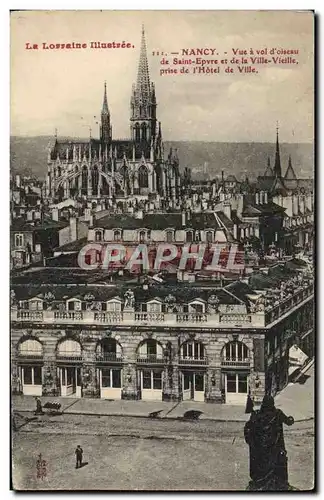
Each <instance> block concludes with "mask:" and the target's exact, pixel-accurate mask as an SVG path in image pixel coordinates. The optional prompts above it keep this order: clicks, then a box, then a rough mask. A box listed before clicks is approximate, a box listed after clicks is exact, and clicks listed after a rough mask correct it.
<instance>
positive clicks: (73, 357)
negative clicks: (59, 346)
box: [56, 352, 83, 361]
mask: <svg viewBox="0 0 324 500" xmlns="http://www.w3.org/2000/svg"><path fill="white" fill-rule="evenodd" d="M56 359H57V360H58V361H82V360H83V358H82V355H80V354H76V353H73V352H71V353H66V354H65V353H64V354H63V353H60V354H57V356H56Z"/></svg>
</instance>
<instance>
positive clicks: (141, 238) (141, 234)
mask: <svg viewBox="0 0 324 500" xmlns="http://www.w3.org/2000/svg"><path fill="white" fill-rule="evenodd" d="M145 240H146V231H140V232H139V241H140V243H145Z"/></svg>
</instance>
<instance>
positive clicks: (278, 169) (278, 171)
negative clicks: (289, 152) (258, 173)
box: [273, 122, 281, 178]
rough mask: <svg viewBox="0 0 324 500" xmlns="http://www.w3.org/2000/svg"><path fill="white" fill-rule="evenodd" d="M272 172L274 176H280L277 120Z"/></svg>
mask: <svg viewBox="0 0 324 500" xmlns="http://www.w3.org/2000/svg"><path fill="white" fill-rule="evenodd" d="M273 170H274V174H275V176H276V177H280V178H281V161H280V150H279V126H278V122H277V140H276V158H275V164H274V169H273Z"/></svg>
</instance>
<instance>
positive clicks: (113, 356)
mask: <svg viewBox="0 0 324 500" xmlns="http://www.w3.org/2000/svg"><path fill="white" fill-rule="evenodd" d="M96 361H98V362H101V363H107V362H109V361H115V362H120V361H122V355H121V353H119V352H118V353H117V352H97V353H96Z"/></svg>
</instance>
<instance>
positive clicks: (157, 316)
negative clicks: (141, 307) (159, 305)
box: [135, 312, 164, 323]
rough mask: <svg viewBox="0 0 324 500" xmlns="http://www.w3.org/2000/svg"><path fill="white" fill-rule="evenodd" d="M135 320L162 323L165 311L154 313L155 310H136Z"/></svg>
mask: <svg viewBox="0 0 324 500" xmlns="http://www.w3.org/2000/svg"><path fill="white" fill-rule="evenodd" d="M135 321H145V322H149V323H156V322H158V323H160V322H161V321H164V313H154V312H139V313H138V312H136V313H135Z"/></svg>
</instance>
